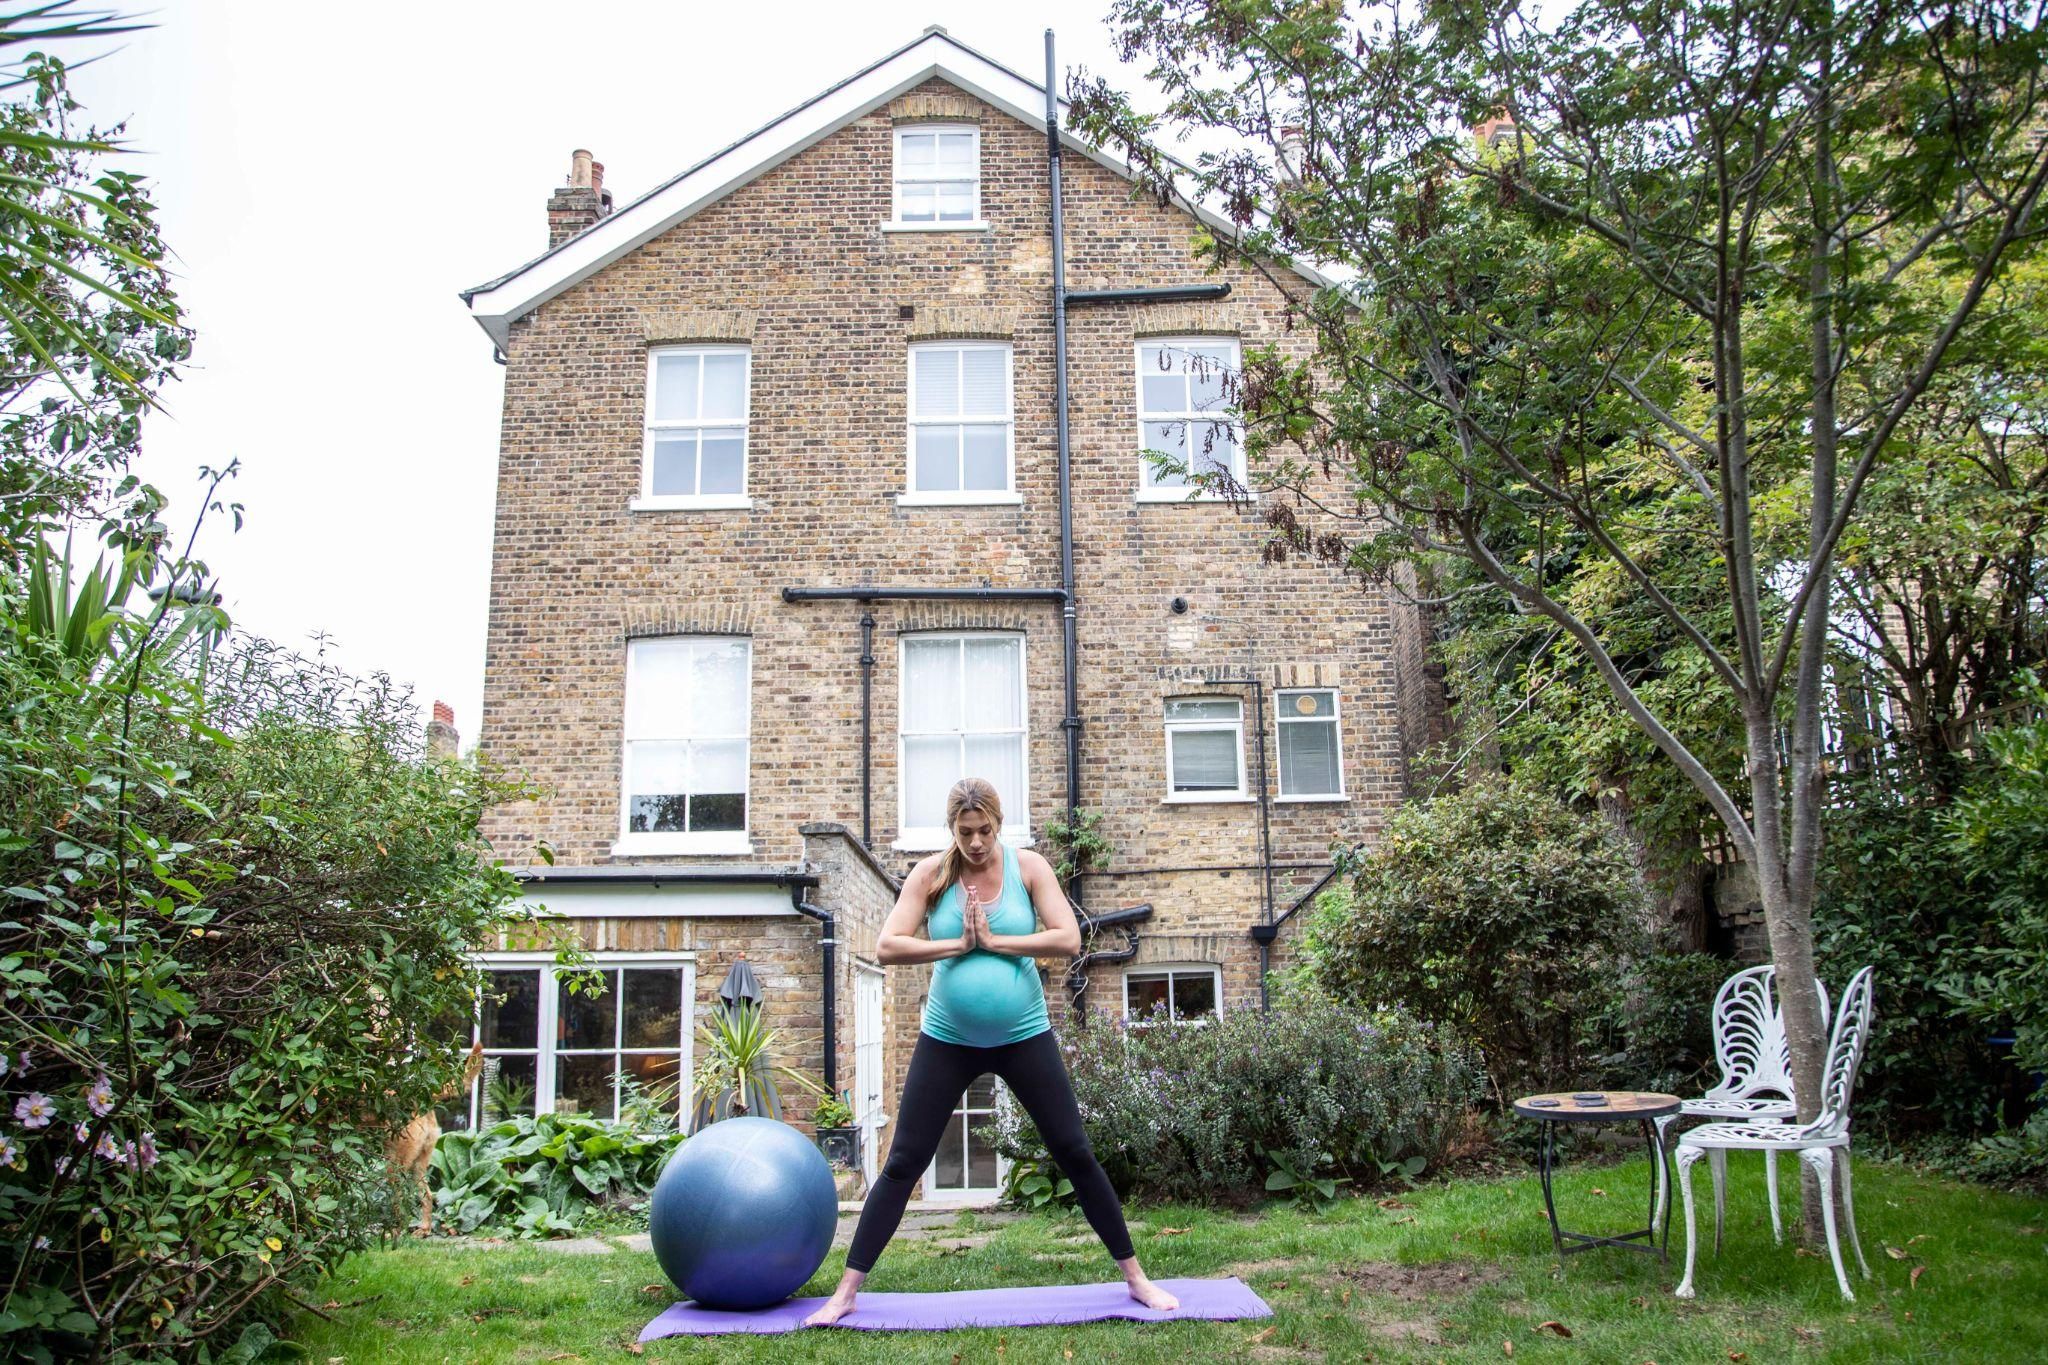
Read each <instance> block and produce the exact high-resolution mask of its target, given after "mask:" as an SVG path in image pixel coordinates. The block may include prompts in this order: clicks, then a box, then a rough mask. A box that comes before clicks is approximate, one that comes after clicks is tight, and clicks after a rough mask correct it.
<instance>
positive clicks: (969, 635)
mask: <svg viewBox="0 0 2048 1365" xmlns="http://www.w3.org/2000/svg"><path fill="white" fill-rule="evenodd" d="M938 640H1015V641H1016V642H1017V686H1018V688H1019V690H1020V691H1021V693H1022V695H1021V696H1020V697H1019V698H1018V702H1017V706H1018V712H1017V714H1018V715H1019V716H1021V717H1022V718H1023V721H1024V724H1023V726H1022V727H1021V728H1020V729H1019V730H1017V731H1016V734H1017V742H1018V744H1019V745H1020V746H1022V749H1023V761H1022V762H1021V763H1020V764H1018V771H1019V772H1021V773H1022V774H1023V775H1024V776H1023V779H1022V782H1023V787H1024V790H1023V791H1021V792H1018V793H1017V794H1016V795H1014V796H1013V795H1011V794H1010V793H1009V792H998V793H997V795H999V796H1001V797H1002V798H1003V832H1002V836H1001V837H1002V841H1003V842H1004V843H1006V844H1008V845H1010V846H1011V847H1012V848H1029V847H1030V846H1031V842H1032V840H1031V674H1030V663H1031V646H1030V642H1029V640H1028V639H1027V638H1026V637H1025V635H1024V632H1022V631H1017V630H937V631H920V632H918V633H916V634H913V635H905V636H903V637H901V639H899V640H898V641H897V645H896V827H897V832H896V840H895V842H894V843H892V844H890V846H889V847H890V848H892V849H894V850H895V851H896V852H898V853H934V852H937V851H938V850H939V849H942V848H944V847H945V846H946V845H947V844H949V843H951V842H952V841H953V832H952V831H951V830H949V829H947V828H946V827H945V826H943V825H940V826H938V827H937V828H933V829H926V828H923V827H916V828H912V827H906V826H905V825H904V824H903V813H904V810H905V808H906V807H905V802H906V796H907V793H906V792H905V790H904V776H905V767H904V752H903V751H904V744H903V742H904V740H905V739H906V738H908V735H907V734H906V732H905V731H904V728H903V718H904V717H905V716H907V715H909V714H910V667H909V663H908V660H907V656H908V654H909V652H910V646H911V645H912V644H913V643H917V644H930V643H932V642H933V641H938ZM961 683H962V686H963V687H964V686H965V683H966V670H964V669H963V670H961ZM961 702H962V706H961V712H960V714H961V717H962V719H965V718H966V715H967V709H966V698H965V697H963V698H962V699H961ZM916 733H917V734H920V735H924V734H943V733H946V732H944V731H939V730H933V731H922V730H920V731H917V732H916ZM955 733H958V734H959V735H961V736H962V737H965V736H967V735H970V734H975V735H993V734H1007V733H1010V732H1009V731H1002V730H960V731H957V732H955ZM750 809H751V808H750Z"/></svg>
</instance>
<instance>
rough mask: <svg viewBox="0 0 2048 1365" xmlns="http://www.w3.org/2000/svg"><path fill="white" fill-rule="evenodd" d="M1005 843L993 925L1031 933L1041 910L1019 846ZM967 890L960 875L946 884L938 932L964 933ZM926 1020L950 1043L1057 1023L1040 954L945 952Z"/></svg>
mask: <svg viewBox="0 0 2048 1365" xmlns="http://www.w3.org/2000/svg"><path fill="white" fill-rule="evenodd" d="M1002 849H1003V894H1002V895H1001V896H1000V897H999V898H998V899H997V901H996V903H995V904H994V905H992V906H990V907H989V912H988V927H989V928H990V929H992V930H994V931H995V932H996V933H998V934H1029V933H1032V932H1034V931H1035V930H1036V929H1037V928H1038V910H1037V907H1035V906H1033V905H1032V903H1031V893H1030V892H1029V891H1027V890H1025V889H1024V877H1023V874H1022V873H1020V872H1018V871H1017V854H1016V851H1015V850H1014V849H1012V848H1011V847H1010V846H1009V845H1008V844H1004V845H1003V846H1002ZM966 909H967V893H966V891H965V890H964V889H963V888H962V887H961V885H960V883H958V882H954V883H953V884H952V885H951V886H949V887H947V888H946V892H945V894H944V895H942V896H940V897H939V903H938V904H937V905H935V906H933V907H932V913H931V918H930V920H929V921H928V923H929V925H930V933H931V936H932V937H933V938H935V939H948V938H958V937H960V931H961V930H962V929H963V928H965V927H966ZM921 1027H922V1028H923V1029H924V1031H925V1032H926V1033H929V1034H930V1035H931V1036H932V1037H934V1038H937V1039H938V1040H939V1041H940V1042H942V1043H959V1044H961V1045H963V1046H965V1047H1000V1046H1002V1045H1003V1044H1004V1043H1021V1042H1023V1041H1024V1040H1025V1039H1026V1038H1032V1037H1036V1036H1037V1035H1038V1034H1041V1033H1043V1032H1045V1031H1046V1030H1047V1029H1049V1028H1051V1027H1052V1022H1051V1021H1050V1020H1049V1019H1048V1018H1047V1017H1046V1013H1045V987H1044V986H1042V985H1040V984H1039V981H1038V969H1037V966H1036V964H1035V962H1034V960H1033V959H1032V958H1028V957H1013V956H1010V955H1009V954H1007V953H992V952H989V951H988V950H987V949H985V948H976V949H975V950H974V951H973V952H971V953H967V954H964V955H962V956H960V957H949V958H945V959H943V960H942V961H941V962H940V963H939V964H938V966H937V968H936V969H934V970H933V972H932V988H931V993H930V994H929V995H927V996H926V997H925V1002H924V1019H923V1021H922V1024H921Z"/></svg>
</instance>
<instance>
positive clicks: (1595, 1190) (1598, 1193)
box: [1593, 1185, 1607, 1199]
mask: <svg viewBox="0 0 2048 1365" xmlns="http://www.w3.org/2000/svg"><path fill="white" fill-rule="evenodd" d="M1593 1193H1594V1194H1595V1195H1596V1196H1598V1197H1599V1198H1601V1199H1605V1198H1606V1197H1607V1191H1605V1190H1603V1189H1601V1188H1600V1187H1599V1186H1598V1185H1595V1186H1594V1187H1593Z"/></svg>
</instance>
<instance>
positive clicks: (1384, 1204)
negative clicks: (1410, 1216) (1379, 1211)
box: [1379, 1195, 1414, 1209]
mask: <svg viewBox="0 0 2048 1365" xmlns="http://www.w3.org/2000/svg"><path fill="white" fill-rule="evenodd" d="M1379 1205H1380V1207H1381V1208H1383V1209H1406V1208H1413V1207H1414V1205H1412V1204H1409V1203H1406V1202H1405V1201H1403V1200H1402V1198H1401V1197H1400V1196H1399V1195H1390V1196H1388V1197H1387V1198H1385V1199H1382V1200H1380V1201H1379Z"/></svg>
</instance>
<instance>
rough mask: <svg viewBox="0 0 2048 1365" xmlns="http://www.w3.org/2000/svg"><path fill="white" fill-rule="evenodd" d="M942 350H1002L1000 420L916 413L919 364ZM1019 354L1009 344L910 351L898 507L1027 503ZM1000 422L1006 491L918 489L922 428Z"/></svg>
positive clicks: (916, 346) (938, 345) (925, 345)
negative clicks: (1021, 470) (1020, 451)
mask: <svg viewBox="0 0 2048 1365" xmlns="http://www.w3.org/2000/svg"><path fill="white" fill-rule="evenodd" d="M941 351H955V352H960V353H962V354H963V355H964V354H965V353H966V352H968V351H1000V352H1002V356H1003V410H1002V413H1001V414H1000V416H998V415H997V414H994V413H977V414H974V415H972V416H969V415H967V414H966V413H964V412H963V413H962V414H961V415H959V416H957V417H921V416H919V415H918V411H917V366H918V358H919V357H920V356H924V355H933V354H937V353H938V352H941ZM1016 365H1017V354H1016V348H1015V347H1013V346H1012V345H1011V344H1010V343H1009V342H1007V341H977V340H964V339H963V340H957V341H919V342H915V343H913V344H912V345H911V347H910V355H909V361H908V363H907V364H906V365H905V366H904V395H903V410H904V412H905V413H907V414H908V415H909V421H908V422H907V423H906V425H905V431H904V435H903V488H904V491H903V492H901V493H898V494H897V495H896V504H897V506H899V507H1018V506H1022V505H1023V502H1024V495H1023V494H1022V493H1020V492H1018V491H1017V378H1016V375H1017V370H1016ZM961 374H962V380H961V392H962V394H963V396H964V394H965V391H966V380H965V375H966V366H965V364H964V363H963V364H962V366H961ZM997 421H1001V423H1002V425H1003V487H1001V488H1000V489H981V490H968V489H964V488H962V489H953V490H951V491H946V490H939V491H936V492H931V491H926V490H924V489H920V488H919V487H918V486H917V432H918V428H920V427H927V426H930V427H962V428H964V427H968V426H989V425H992V424H993V423H995V422H997ZM961 458H962V460H963V461H964V460H965V458H966V442H965V436H964V433H963V436H962V442H961Z"/></svg>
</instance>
